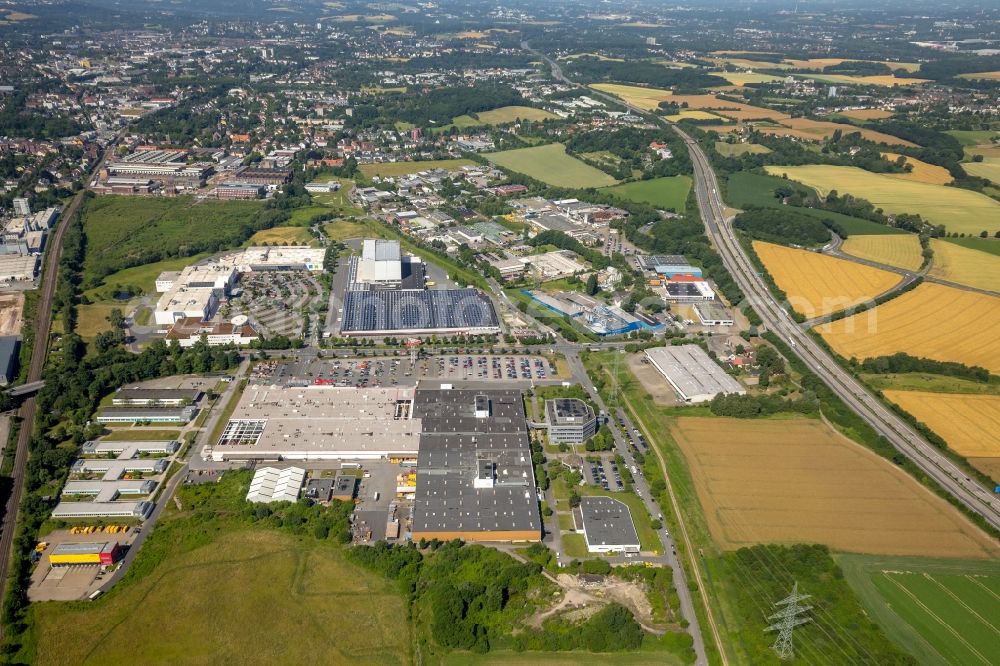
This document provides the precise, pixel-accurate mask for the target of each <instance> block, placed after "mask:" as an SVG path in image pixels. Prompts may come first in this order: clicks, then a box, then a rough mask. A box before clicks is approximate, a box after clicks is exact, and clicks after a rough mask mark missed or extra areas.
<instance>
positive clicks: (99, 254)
mask: <svg viewBox="0 0 1000 666" xmlns="http://www.w3.org/2000/svg"><path fill="white" fill-rule="evenodd" d="M261 206H262V204H260V203H258V202H253V201H210V200H206V201H199V202H195V201H193V200H192V199H191V198H190V197H150V198H146V197H118V196H99V197H96V198H94V199H90V200H88V201H87V203H85V204H84V208H83V226H84V233H85V234H86V236H87V249H86V255H85V257H84V261H83V273H84V284H85V285H87V286H90V287H93V286H97V283H98V282H99V281H100V280H101V279H102V278H104V277H106V276H108V275H110V274H111V273H115V272H117V271H120V270H122V269H123V268H128V267H130V266H140V265H143V264H150V263H153V262H156V261H160V260H162V259H166V258H172V257H176V256H186V255H191V254H195V253H196V252H197V251H198V250H201V249H203V248H205V247H206V246H208V245H213V246H218V245H219V244H221V245H222V246H229V247H235V246H238V245H239V244H240V243H241V242H243V241H244V240H246V239H247V238H248V237H249V236H250V235H251V232H252V231H253V226H252V225H253V219H254V214H255V213H257V212H258V211H259V210H260V209H261Z"/></svg>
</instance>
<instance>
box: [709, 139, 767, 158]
mask: <svg viewBox="0 0 1000 666" xmlns="http://www.w3.org/2000/svg"><path fill="white" fill-rule="evenodd" d="M715 152H717V153H719V154H720V155H722V156H724V157H739V156H740V155H748V154H750V155H766V154H767V153H769V152H771V149H770V148H768V147H767V146H762V145H760V144H758V143H727V142H725V141H716V142H715Z"/></svg>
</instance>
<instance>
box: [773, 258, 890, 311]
mask: <svg viewBox="0 0 1000 666" xmlns="http://www.w3.org/2000/svg"><path fill="white" fill-rule="evenodd" d="M753 249H754V251H755V252H756V253H757V256H758V257H760V260H761V261H762V262H764V266H765V267H766V268H767V272H768V273H770V274H771V277H773V278H774V281H775V283H777V285H778V287H779V288H780V289H781V290H782V291H783V292H785V295H786V296H787V297H788V302H789V304H790V305H791V306H792V307H793V308H794V309H795V311H796V312H799V313H801V314H802V315H804V316H805V317H806V318H807V319H812V318H814V317H820V316H822V315H826V314H830V313H832V312H837V311H838V310H843V309H844V308H849V307H852V306H854V305H857V304H858V303H863V302H865V301H867V300H868V299H870V298H874V297H875V296H878V295H879V294H881V293H883V292H885V291H888V290H889V289H891V288H892V287H893V285H895V284H896V283H897V282H899V281H900V279H901V278H900V276H898V275H896V274H895V273H890V272H889V271H883V270H879V269H877V268H871V267H870V266H863V265H861V264H858V263H855V262H853V261H848V260H847V259H837V258H836V257H828V256H826V255H822V254H819V253H818V252H810V251H809V250H797V249H795V248H792V247H785V246H784V245H775V244H773V243H764V242H761V241H754V242H753Z"/></svg>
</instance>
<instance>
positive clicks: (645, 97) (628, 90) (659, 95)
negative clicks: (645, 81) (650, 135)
mask: <svg viewBox="0 0 1000 666" xmlns="http://www.w3.org/2000/svg"><path fill="white" fill-rule="evenodd" d="M590 87H591V88H593V89H594V90H600V91H601V92H606V93H608V94H610V95H617V96H618V97H621V98H622V99H623V100H625V101H626V102H628V103H629V104H634V105H635V106H637V107H639V108H640V109H645V110H647V111H655V110H656V109H657V108H658V107H659V104H660V102H664V101H666V100H668V99H670V98H671V97H673V93H672V92H670V91H669V90H663V89H661V88H643V87H642V86H624V85H620V84H618V83H594V84H591V86H590ZM678 103H679V102H678Z"/></svg>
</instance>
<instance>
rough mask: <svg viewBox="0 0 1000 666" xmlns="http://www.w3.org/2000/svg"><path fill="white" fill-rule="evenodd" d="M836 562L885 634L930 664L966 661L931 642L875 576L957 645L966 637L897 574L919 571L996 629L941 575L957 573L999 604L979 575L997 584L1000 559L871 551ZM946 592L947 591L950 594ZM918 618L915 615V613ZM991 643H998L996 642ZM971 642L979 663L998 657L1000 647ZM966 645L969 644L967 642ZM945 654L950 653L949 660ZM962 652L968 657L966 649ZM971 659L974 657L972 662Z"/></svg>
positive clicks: (961, 665)
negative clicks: (874, 553)
mask: <svg viewBox="0 0 1000 666" xmlns="http://www.w3.org/2000/svg"><path fill="white" fill-rule="evenodd" d="M835 559H836V560H837V562H838V564H840V566H841V569H842V570H843V572H844V577H845V579H846V580H847V582H848V583H849V584H850V585H851V587H852V588H853V589H854V590H855V592H856V594H857V595H858V597H859V599H861V602H862V604H863V605H864V606H865V609H866V610H867V611H868V612H869V613H870V614H871V615H872V616H873V618H874V619H875V620H876V621H877V622H878V623H879V624H880V625H882V627H883V628H884V630H885V631H886V633H887V634H888V635H889V636H890V637H891V638H892V639H893V640H894V641H895V642H896V643H897V644H899V645H901V646H905V647H906V648H907V649H909V651H910V652H911V653H912V654H913V655H914V656H915V657H917V659H918V660H919V661H920V662H921V663H923V664H927V665H928V666H948V665H952V666H964V664H965V663H968V662H965V661H964V660H961V659H960V658H958V659H959V660H956V655H953V654H951V655H950V654H945V653H948V652H949V650H948V648H947V647H945V646H941V645H937V646H936V645H934V643H933V640H932V639H931V638H929V637H928V636H925V635H924V633H921V631H920V630H919V628H918V627H917V626H914V623H913V622H911V620H909V619H907V618H905V617H904V616H903V613H902V611H903V610H904V609H903V608H901V607H899V606H898V603H893V600H891V599H887V598H886V595H885V593H884V592H883V591H882V589H880V587H879V585H878V584H877V583H876V580H881V581H883V583H884V585H891V586H892V587H891V588H887V589H891V590H894V591H895V593H894V594H896V595H897V596H898V598H899V599H903V600H908V601H909V602H910V603H911V604H912V607H911V608H910V609H909V611H910V612H914V609H916V610H917V611H919V613H922V614H923V615H924V616H925V619H924V622H927V621H929V622H930V624H927V625H926V627H925V630H926V631H930V630H931V629H933V627H935V626H937V627H939V631H944V632H945V634H946V635H947V636H951V637H952V638H953V639H954V640H955V643H957V644H958V645H963V646H964V645H967V644H968V642H969V641H968V639H967V638H966V637H964V636H962V635H961V632H960V631H957V630H956V628H955V627H954V626H952V625H953V624H957V623H954V622H953V623H949V622H948V621H947V618H944V617H942V616H941V614H940V613H938V612H937V611H935V610H934V609H932V608H930V607H929V606H928V605H927V603H925V601H924V600H923V599H921V597H920V595H919V594H917V593H915V592H914V591H913V590H911V589H910V588H909V587H907V586H906V585H905V584H904V583H903V582H902V581H901V580H900V579H899V578H900V577H902V576H919V579H917V580H920V581H924V582H927V583H929V584H931V585H934V586H935V587H936V588H937V589H942V591H943V593H944V594H945V596H948V598H951V599H952V600H953V601H954V599H955V598H958V599H959V601H958V602H957V603H958V606H959V607H964V608H967V609H969V611H971V614H972V615H970V616H980V617H982V619H983V620H984V621H985V622H986V624H985V625H984V627H986V626H992V627H993V629H992V631H993V632H994V633H995V632H996V631H997V628H996V626H995V624H994V623H990V622H988V618H989V616H984V611H983V610H982V609H979V610H976V609H974V608H973V607H971V606H969V605H968V604H967V603H966V602H965V601H962V600H961V598H960V597H958V595H957V594H956V591H955V590H953V589H951V588H948V586H947V585H945V584H944V583H943V582H942V581H941V579H940V577H943V576H951V577H961V579H963V580H965V581H967V582H968V584H969V585H972V586H977V587H976V589H978V590H980V591H982V592H983V593H984V598H988V599H992V600H993V602H994V603H996V604H1000V596H998V593H997V591H995V590H993V589H990V586H987V585H985V584H983V582H982V579H984V578H986V577H989V578H990V579H994V580H996V581H998V584H1000V562H996V561H969V560H943V559H934V558H907V557H878V556H870V555H837V556H835ZM949 595H950V596H949ZM917 618H919V614H918V615H917ZM993 645H1000V642H994V643H993ZM969 647H971V654H978V655H980V658H981V659H982V660H984V661H983V663H986V664H990V663H996V660H997V659H998V658H1000V648H994V650H993V652H988V653H987V654H985V655H984V654H982V647H981V646H978V647H977V646H975V645H972V646H969ZM965 649H969V648H968V647H967V648H965ZM949 656H951V657H952V658H951V659H949ZM966 656H969V655H968V654H967V655H966ZM973 663H974V662H973Z"/></svg>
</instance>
